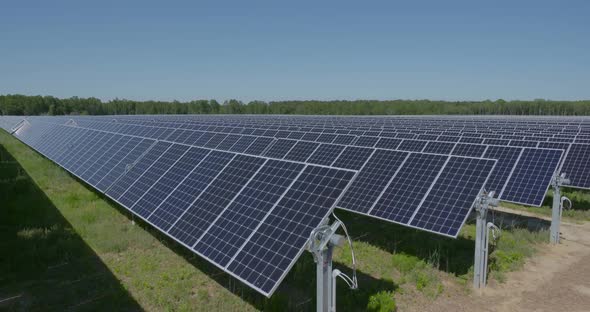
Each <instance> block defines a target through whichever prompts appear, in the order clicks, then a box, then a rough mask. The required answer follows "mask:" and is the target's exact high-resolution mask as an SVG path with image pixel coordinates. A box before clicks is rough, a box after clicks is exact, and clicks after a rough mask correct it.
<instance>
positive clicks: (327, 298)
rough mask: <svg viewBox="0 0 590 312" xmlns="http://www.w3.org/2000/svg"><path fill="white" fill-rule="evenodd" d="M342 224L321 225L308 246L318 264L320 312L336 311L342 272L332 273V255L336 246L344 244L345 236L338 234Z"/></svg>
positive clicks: (317, 283)
mask: <svg viewBox="0 0 590 312" xmlns="http://www.w3.org/2000/svg"><path fill="white" fill-rule="evenodd" d="M341 224H342V223H341V222H340V221H335V222H334V223H332V225H328V224H327V223H325V224H323V225H320V226H319V227H317V228H316V229H315V230H314V231H313V232H312V233H311V237H310V239H309V243H308V246H307V250H308V251H309V252H311V253H312V255H313V259H314V261H315V263H316V285H317V286H316V287H317V289H316V291H317V302H316V307H317V311H318V312H320V311H322V312H334V311H336V289H335V288H336V277H337V276H338V275H339V273H340V271H338V270H334V271H332V253H333V250H334V246H342V244H344V236H342V235H338V234H336V230H338V227H340V225H341Z"/></svg>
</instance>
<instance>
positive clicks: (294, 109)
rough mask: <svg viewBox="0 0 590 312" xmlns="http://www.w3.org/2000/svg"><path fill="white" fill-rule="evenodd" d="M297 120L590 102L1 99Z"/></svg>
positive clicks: (41, 110) (12, 106)
mask: <svg viewBox="0 0 590 312" xmlns="http://www.w3.org/2000/svg"><path fill="white" fill-rule="evenodd" d="M128 114H130V115H134V114H138V115H139V114H301V115H439V114H440V115H475V114H478V115H484V114H490V115H491V114H494V115H590V100H584V101H550V100H543V99H537V100H532V101H505V100H501V99H500V100H495V101H491V100H486V101H457V102H451V101H430V100H387V101H380V100H355V101H315V100H309V101H271V102H264V101H251V102H248V103H244V102H242V101H239V100H228V101H225V102H223V103H219V102H217V101H216V100H194V101H188V102H180V101H133V100H126V99H114V100H110V101H105V102H103V101H101V100H100V99H97V98H94V97H90V98H81V97H71V98H63V99H60V98H57V97H53V96H27V95H20V94H7V95H0V115H128Z"/></svg>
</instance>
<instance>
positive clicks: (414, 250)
mask: <svg viewBox="0 0 590 312" xmlns="http://www.w3.org/2000/svg"><path fill="white" fill-rule="evenodd" d="M336 215H337V216H338V217H339V218H340V219H341V220H342V221H343V222H344V224H346V227H347V228H348V231H349V232H350V235H351V236H352V239H353V240H354V241H356V242H364V243H366V244H369V245H371V246H374V247H377V248H379V249H382V250H384V251H386V252H388V253H405V254H408V255H412V256H415V257H417V258H419V259H420V260H424V261H425V262H428V263H431V264H433V265H435V266H437V267H438V269H439V270H442V271H445V272H448V273H452V274H455V275H464V274H466V273H468V272H469V270H470V268H471V267H472V266H473V258H474V252H475V241H474V239H473V238H472V237H469V236H468V237H467V238H466V237H462V236H459V237H458V238H457V239H453V238H448V237H444V236H441V235H437V234H433V233H429V232H425V231H421V230H417V229H412V228H408V227H405V226H401V225H397V224H394V223H390V222H386V221H382V220H378V219H374V218H370V217H366V216H361V215H358V214H354V213H351V212H347V211H344V210H339V209H338V210H336ZM387 261H391V259H387Z"/></svg>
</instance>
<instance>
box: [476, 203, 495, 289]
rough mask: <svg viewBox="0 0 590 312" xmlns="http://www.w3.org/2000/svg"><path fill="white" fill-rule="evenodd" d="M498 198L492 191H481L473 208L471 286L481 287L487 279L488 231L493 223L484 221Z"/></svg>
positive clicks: (492, 226) (493, 226)
mask: <svg viewBox="0 0 590 312" xmlns="http://www.w3.org/2000/svg"><path fill="white" fill-rule="evenodd" d="M498 202H499V201H498V200H497V199H494V192H490V193H482V194H480V196H478V198H477V201H476V205H475V210H476V212H477V219H476V225H475V257H474V260H475V262H474V264H473V287H474V288H476V289H478V288H483V287H485V285H486V280H487V263H488V243H489V238H488V235H489V232H490V230H491V229H492V228H496V227H495V225H493V224H491V223H490V224H491V225H489V224H488V223H487V221H486V218H487V214H488V209H489V207H490V206H497V205H498Z"/></svg>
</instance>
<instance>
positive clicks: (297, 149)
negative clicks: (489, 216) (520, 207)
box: [76, 118, 585, 222]
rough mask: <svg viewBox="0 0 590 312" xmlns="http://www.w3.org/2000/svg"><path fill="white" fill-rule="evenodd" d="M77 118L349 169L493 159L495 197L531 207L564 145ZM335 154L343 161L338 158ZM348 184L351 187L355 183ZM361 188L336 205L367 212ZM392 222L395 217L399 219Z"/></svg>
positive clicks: (378, 183)
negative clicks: (378, 163) (376, 161)
mask: <svg viewBox="0 0 590 312" xmlns="http://www.w3.org/2000/svg"><path fill="white" fill-rule="evenodd" d="M76 120H77V122H78V124H79V126H82V125H83V126H85V127H89V128H92V129H97V130H104V131H109V132H114V133H122V134H129V135H137V136H142V137H152V138H155V139H164V140H166V141H170V142H175V143H184V144H190V145H194V146H202V147H208V148H214V149H219V150H226V151H233V152H239V153H245V154H249V155H263V156H267V157H273V158H277V159H288V160H293V161H305V162H309V163H314V164H320V165H332V166H340V167H344V168H347V169H352V170H359V169H360V168H361V166H362V165H363V162H362V160H364V156H363V155H370V154H371V153H373V151H374V150H375V149H379V150H380V149H386V150H392V151H400V152H420V153H433V154H441V155H454V156H465V157H476V158H488V159H496V160H498V164H497V166H496V167H495V169H494V170H493V172H492V174H491V176H490V179H489V181H488V182H487V184H486V189H487V190H489V191H495V192H496V194H497V196H498V197H499V198H500V199H502V200H504V201H509V202H514V203H520V204H526V205H533V206H540V205H541V204H542V202H543V199H544V197H545V194H546V191H547V187H548V185H549V183H550V181H551V177H552V175H553V173H554V172H555V171H556V169H557V166H558V164H559V160H560V157H561V155H562V153H563V151H562V150H555V149H541V148H524V147H509V146H492V145H477V144H464V143H448V142H434V141H417V140H402V139H392V138H376V137H358V138H357V137H351V136H347V137H345V138H347V139H348V140H340V141H338V143H339V144H335V143H329V142H333V141H335V140H334V135H330V136H329V138H328V139H327V140H326V139H325V137H326V136H325V135H319V134H317V133H308V134H307V135H300V136H297V137H298V138H300V139H298V140H296V139H285V138H276V137H270V136H267V135H272V134H275V135H276V134H278V133H277V132H273V133H271V134H268V133H263V135H255V134H248V135H245V134H232V133H223V132H213V131H198V130H189V129H173V128H162V127H151V126H145V125H142V126H139V125H132V126H131V125H126V124H124V123H121V122H116V123H115V122H109V121H108V120H106V121H107V122H97V121H92V122H84V118H77V119H76ZM292 133H293V132H292ZM309 134H312V136H309ZM351 139H353V140H351ZM339 156H340V159H341V160H337V158H338V157H339ZM390 157H394V156H393V155H392V156H390ZM355 158H357V159H355ZM359 160H361V161H359ZM584 177H585V176H584ZM386 184H387V180H385V181H383V180H373V183H372V185H370V187H367V189H371V190H381V189H383V188H384V187H385V185H386ZM352 189H354V185H353V188H352ZM364 191H365V190H362V189H361V190H360V191H359V192H358V193H354V194H351V195H352V196H351V198H350V200H347V197H345V198H344V199H343V201H342V202H341V203H340V204H339V207H342V208H344V209H349V210H354V211H361V212H365V209H368V207H367V203H370V202H373V201H374V199H375V198H372V197H370V198H369V199H368V200H363V198H364V197H365V196H366V193H365V192H364ZM376 199H377V200H378V199H380V198H376ZM390 221H395V222H399V220H397V219H392V220H390Z"/></svg>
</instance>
